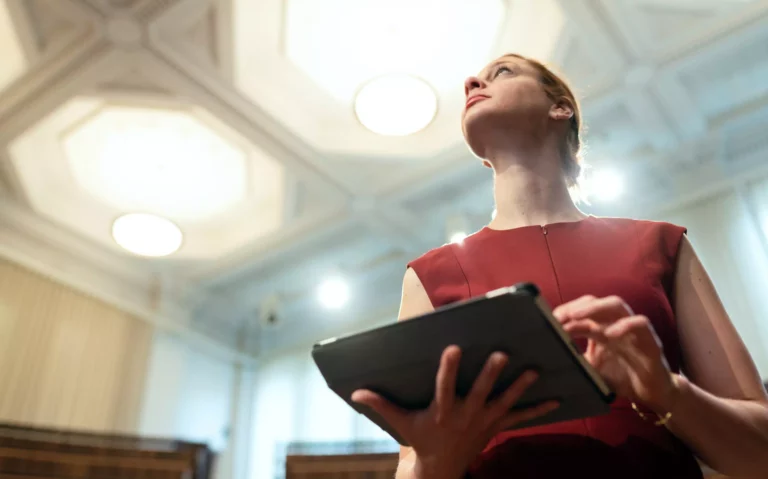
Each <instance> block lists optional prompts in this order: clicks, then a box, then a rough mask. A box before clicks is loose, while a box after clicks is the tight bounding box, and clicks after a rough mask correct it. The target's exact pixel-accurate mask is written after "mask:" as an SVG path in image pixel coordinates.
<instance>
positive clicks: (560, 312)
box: [552, 295, 597, 324]
mask: <svg viewBox="0 0 768 479" xmlns="http://www.w3.org/2000/svg"><path fill="white" fill-rule="evenodd" d="M596 299H597V298H595V297H594V296H592V295H585V296H582V297H580V298H578V299H574V300H573V301H568V302H567V303H564V304H561V305H560V306H558V307H557V308H555V309H554V311H552V315H553V316H554V317H555V319H557V320H558V321H560V322H561V323H563V324H565V323H566V322H568V321H569V320H570V312H571V311H572V310H573V309H578V308H580V307H581V306H582V305H584V304H586V303H589V302H591V301H594V300H596Z"/></svg>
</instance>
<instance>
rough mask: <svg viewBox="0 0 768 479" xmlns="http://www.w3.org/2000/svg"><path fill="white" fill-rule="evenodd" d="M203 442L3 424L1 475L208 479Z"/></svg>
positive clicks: (210, 455) (209, 460)
mask: <svg viewBox="0 0 768 479" xmlns="http://www.w3.org/2000/svg"><path fill="white" fill-rule="evenodd" d="M213 459H214V456H213V453H212V452H211V451H210V449H208V447H207V446H205V445H204V444H196V443H189V442H184V441H175V440H162V439H146V438H141V437H134V436H118V435H106V434H96V433H87V432H73V431H61V430H54V429H43V428H36V427H27V426H22V425H15V424H0V477H2V478H4V479H5V478H8V479H16V478H18V479H22V478H24V479H43V478H45V479H52V478H57V479H97V478H98V479H133V478H137V479H138V478H142V479H209V478H210V474H211V468H212V465H213Z"/></svg>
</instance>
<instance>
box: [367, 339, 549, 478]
mask: <svg viewBox="0 0 768 479" xmlns="http://www.w3.org/2000/svg"><path fill="white" fill-rule="evenodd" d="M460 360H461V350H460V349H459V348H458V347H457V346H449V347H447V348H446V349H445V351H443V355H442V357H441V359H440V368H439V369H438V372H437V378H436V385H435V397H434V399H433V401H432V403H431V404H430V406H429V407H428V408H427V409H424V410H420V411H408V410H404V409H401V408H399V407H397V406H395V405H394V404H392V403H390V402H389V401H387V400H386V399H384V398H383V397H381V396H379V395H378V394H376V393H374V392H372V391H368V390H358V391H355V392H354V393H353V394H352V400H353V401H354V402H356V403H358V404H362V405H365V406H368V407H370V408H371V409H373V410H374V411H376V413H378V414H379V415H380V416H381V417H382V418H383V419H384V420H385V421H387V423H388V424H389V425H390V426H392V427H393V428H394V429H395V430H396V431H397V432H398V434H400V436H402V437H403V438H404V439H405V440H406V441H407V442H408V444H410V446H411V447H412V448H413V450H414V452H415V462H414V465H413V467H414V475H415V477H417V478H419V479H432V478H440V479H452V478H456V479H458V478H461V477H462V476H463V475H464V473H465V471H466V470H467V468H468V467H469V465H470V464H471V463H472V461H473V460H474V459H475V457H476V456H477V455H478V454H479V453H480V452H482V450H483V449H484V448H485V446H486V445H487V444H488V442H490V440H491V439H492V438H493V437H494V436H495V435H496V434H498V433H499V432H501V431H503V430H505V429H509V428H510V427H512V426H514V425H515V424H518V423H520V422H523V421H529V420H531V419H534V418H536V417H539V416H542V415H544V414H547V413H549V412H551V411H553V410H555V409H556V408H557V406H558V404H557V402H546V403H543V404H540V405H538V406H535V407H533V408H530V409H524V410H519V411H510V409H511V408H512V406H514V404H515V403H516V402H517V401H518V400H519V399H520V397H521V396H522V395H523V393H524V392H525V390H526V389H527V388H528V387H529V386H530V385H531V384H533V383H534V381H536V378H537V375H536V373H535V372H533V371H528V372H526V373H524V374H523V375H522V376H520V378H518V379H517V380H516V381H515V382H514V383H513V384H512V385H511V386H510V387H509V388H508V389H507V390H506V391H504V392H503V393H502V394H500V395H499V396H498V397H496V398H495V399H493V400H491V401H488V396H489V394H490V393H491V391H492V389H493V386H494V385H495V383H496V380H497V379H498V377H499V374H500V373H501V371H502V370H503V369H504V366H505V365H506V364H507V357H506V355H504V354H503V353H498V352H497V353H493V354H492V355H491V356H490V357H489V358H488V361H486V363H485V366H484V367H483V370H482V371H481V373H480V375H479V376H478V377H477V379H476V380H475V383H474V384H473V385H472V389H471V391H470V392H469V394H468V395H467V397H466V398H464V399H460V398H457V397H456V375H457V371H458V369H459V362H460Z"/></svg>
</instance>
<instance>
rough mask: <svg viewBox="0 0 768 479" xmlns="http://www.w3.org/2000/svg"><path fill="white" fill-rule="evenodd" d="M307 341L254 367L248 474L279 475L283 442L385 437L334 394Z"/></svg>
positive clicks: (258, 477)
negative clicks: (254, 387)
mask: <svg viewBox="0 0 768 479" xmlns="http://www.w3.org/2000/svg"><path fill="white" fill-rule="evenodd" d="M309 351H310V345H307V347H305V348H302V349H300V350H296V351H292V352H289V353H285V354H283V355H281V356H278V357H274V358H271V359H269V360H268V361H266V362H264V363H262V364H261V365H260V366H259V367H258V368H257V369H256V378H257V379H256V389H255V395H254V401H255V403H254V404H255V406H254V417H253V442H252V448H251V450H252V456H251V468H250V475H249V476H248V477H249V478H251V479H273V478H275V477H281V473H282V470H281V468H282V467H283V465H282V458H281V457H279V456H278V454H277V453H278V452H279V451H280V450H281V449H280V448H279V446H280V445H281V444H285V443H286V442H293V441H307V442H310V441H311V442H328V441H330V442H333V441H341V442H346V441H382V440H383V441H388V442H391V443H392V446H391V448H392V450H395V449H396V443H395V442H394V441H392V440H391V439H390V438H389V436H387V435H386V434H385V433H384V432H383V431H381V429H379V428H378V427H377V426H376V425H374V424H373V423H371V422H370V421H369V420H368V419H366V418H365V417H364V416H361V415H358V414H357V413H356V412H355V411H354V410H353V409H352V408H350V407H349V406H348V405H347V404H346V403H344V402H343V401H342V400H341V398H339V397H338V396H336V395H335V394H334V393H333V392H331V390H330V389H328V387H327V386H326V384H325V381H324V380H323V378H322V376H321V375H320V373H319V372H318V370H317V367H316V366H315V364H314V362H312V359H311V357H310V354H309Z"/></svg>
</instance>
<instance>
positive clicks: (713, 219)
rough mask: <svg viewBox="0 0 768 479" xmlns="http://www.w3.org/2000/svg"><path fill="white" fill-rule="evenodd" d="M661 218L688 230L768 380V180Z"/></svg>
mask: <svg viewBox="0 0 768 479" xmlns="http://www.w3.org/2000/svg"><path fill="white" fill-rule="evenodd" d="M658 219H661V220H665V221H670V222H672V223H676V224H679V225H681V226H686V227H687V228H688V236H689V238H690V240H691V243H692V244H693V247H694V249H695V250H696V252H697V254H698V255H699V257H700V259H701V262H702V263H703V264H704V267H705V268H706V269H707V271H708V272H709V274H710V276H711V277H712V280H713V282H714V283H715V287H716V288H717V290H718V293H719V294H720V298H721V299H722V301H723V304H724V305H725V307H726V309H727V310H728V313H729V315H730V317H731V320H732V321H733V323H734V324H735V326H736V328H737V329H738V331H739V333H740V334H741V337H742V338H743V340H744V342H745V343H746V345H747V347H748V349H749V351H750V352H751V354H752V356H753V358H754V360H755V362H756V363H757V366H758V369H759V370H760V373H761V374H762V376H763V378H766V379H768V246H767V245H768V180H762V181H760V182H756V183H754V184H752V185H751V186H750V187H746V188H744V189H743V191H742V192H737V191H734V192H729V193H727V194H724V195H720V196H718V197H715V198H710V199H707V200H704V201H702V202H699V203H697V204H694V205H691V206H688V207H686V208H682V209H678V210H676V211H671V212H668V213H665V214H663V215H659V216H658Z"/></svg>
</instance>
